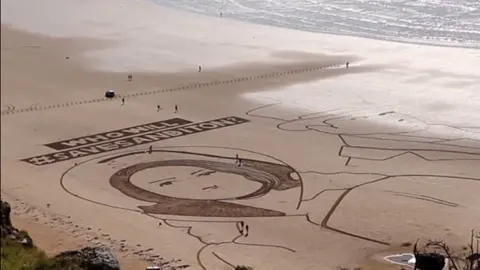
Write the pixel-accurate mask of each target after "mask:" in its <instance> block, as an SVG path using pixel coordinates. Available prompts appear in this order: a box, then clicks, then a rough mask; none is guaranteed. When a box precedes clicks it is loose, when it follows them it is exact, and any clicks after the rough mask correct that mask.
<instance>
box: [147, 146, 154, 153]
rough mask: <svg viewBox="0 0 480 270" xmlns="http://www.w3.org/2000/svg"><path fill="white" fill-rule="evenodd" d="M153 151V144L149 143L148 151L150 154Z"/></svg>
mask: <svg viewBox="0 0 480 270" xmlns="http://www.w3.org/2000/svg"><path fill="white" fill-rule="evenodd" d="M152 152H153V146H151V145H150V147H148V153H149V154H151V153H152Z"/></svg>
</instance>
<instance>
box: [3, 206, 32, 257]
mask: <svg viewBox="0 0 480 270" xmlns="http://www.w3.org/2000/svg"><path fill="white" fill-rule="evenodd" d="M11 211H12V208H11V207H10V204H9V203H8V202H4V201H1V211H0V212H1V221H0V222H1V223H0V233H1V237H2V239H9V240H13V241H15V242H18V243H20V244H22V245H23V246H24V247H27V248H31V247H33V240H32V238H30V236H29V235H28V234H27V232H24V231H19V230H17V229H16V228H15V227H13V225H12V221H11V219H10V213H11Z"/></svg>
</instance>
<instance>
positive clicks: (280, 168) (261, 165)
mask: <svg viewBox="0 0 480 270" xmlns="http://www.w3.org/2000/svg"><path fill="white" fill-rule="evenodd" d="M191 147H196V148H204V149H205V150H208V149H211V148H219V149H228V150H236V151H244V152H250V153H253V154H258V155H264V154H261V153H259V152H255V151H250V150H244V149H237V148H232V147H210V146H170V147H162V149H164V150H158V149H155V150H153V151H157V152H161V151H164V152H170V153H175V152H181V153H189V152H187V151H172V150H168V149H172V148H175V149H177V148H191ZM140 153H145V152H144V151H132V150H130V151H128V150H126V151H123V152H119V153H117V156H115V157H113V159H112V156H111V154H106V155H102V156H99V157H95V158H91V159H88V160H85V161H82V162H80V163H76V164H75V165H74V166H72V167H71V168H69V169H67V170H66V171H65V172H64V173H63V174H62V176H61V178H60V185H61V187H62V189H63V190H64V191H65V192H67V193H68V194H70V195H72V196H74V197H76V198H78V199H81V200H84V201H87V202H90V203H94V204H97V205H102V206H105V207H109V208H115V209H118V210H124V211H129V212H136V213H139V214H142V215H146V216H148V217H151V218H153V219H156V220H159V221H161V222H162V223H163V224H165V225H167V226H169V227H172V228H182V229H187V231H186V233H187V235H189V236H191V237H193V238H195V239H197V240H198V241H199V242H200V243H202V244H203V245H204V246H202V248H201V249H200V250H198V252H197V262H198V265H199V266H200V267H201V268H202V269H204V270H208V268H206V267H205V264H204V262H202V260H201V259H200V254H201V252H202V251H203V250H205V248H207V247H208V246H219V245H224V244H232V245H240V246H252V247H261V248H274V249H281V250H285V251H287V252H292V253H295V252H296V251H295V250H294V249H291V248H288V247H284V246H280V245H268V244H257V243H239V242H237V240H238V239H239V238H240V237H242V236H243V235H242V234H236V235H235V236H233V237H232V239H231V240H230V241H223V242H216V243H209V242H206V241H205V240H204V239H203V237H202V236H199V235H195V234H194V233H192V228H193V227H192V226H191V225H187V226H181V225H175V224H173V222H185V223H193V224H195V223H226V224H232V226H235V227H237V224H238V223H239V222H240V221H241V220H239V219H235V218H238V217H235V216H233V217H230V219H229V220H219V219H218V217H217V218H216V219H214V220H213V219H208V218H213V216H207V217H206V219H204V220H189V219H178V218H166V217H158V216H155V215H154V214H156V213H149V212H148V211H145V210H144V209H143V208H142V207H139V208H126V207H121V206H115V205H110V204H106V203H102V202H98V201H95V200H91V199H88V198H85V197H83V196H81V195H78V194H76V193H75V192H73V191H71V190H69V189H68V188H67V187H66V186H65V182H64V181H65V176H66V175H67V174H68V173H69V172H70V171H71V170H72V169H74V168H77V167H78V166H81V165H82V164H85V163H88V162H97V163H105V164H106V165H112V164H113V163H112V161H113V160H114V159H115V158H118V157H122V156H129V155H132V154H140ZM194 154H196V155H199V156H209V157H219V156H216V155H211V154H199V153H194ZM264 156H265V157H268V158H269V159H271V160H274V161H275V162H277V163H272V162H264V161H256V160H253V159H243V160H242V165H243V166H252V167H253V166H257V167H258V168H257V169H264V170H271V171H273V172H272V174H273V175H277V174H278V175H282V176H283V177H284V180H283V181H284V182H282V180H278V179H276V180H277V181H278V182H276V183H275V184H271V189H275V188H276V189H277V190H282V189H283V190H286V189H291V188H295V187H299V186H301V178H300V179H293V178H291V173H292V172H296V171H295V170H294V169H293V168H292V167H290V166H288V165H287V164H286V163H284V162H283V161H281V160H279V159H277V158H274V157H272V156H269V155H264ZM224 158H225V159H227V160H229V161H233V160H234V159H235V158H233V157H224ZM99 159H101V160H100V161H98V160H99ZM196 162H198V160H197V161H196ZM247 164H248V165H247ZM124 165H125V164H124ZM196 165H198V166H200V165H201V164H196ZM203 165H205V164H203ZM229 165H231V164H230V163H227V166H229ZM200 167H201V166H200ZM227 169H228V168H227ZM224 170H225V169H224ZM120 171H122V169H120ZM237 173H239V172H237ZM114 175H115V174H114ZM112 177H113V176H112ZM287 177H288V178H287ZM162 180H163V179H162ZM249 180H251V181H255V178H252V179H249ZM260 181H263V180H260ZM285 181H287V182H286V183H287V184H285ZM282 183H283V186H282ZM267 192H268V191H267ZM251 196H252V195H251V194H250V195H249V197H251ZM231 199H232V200H234V199H238V198H231ZM300 199H301V198H300ZM300 199H299V200H300ZM258 209H259V210H260V212H261V213H264V211H265V209H261V208H258ZM266 210H267V211H272V210H268V209H266ZM279 213H281V212H279ZM254 214H257V215H258V213H254ZM282 214H283V215H282V216H283V217H298V216H305V214H298V215H285V214H284V213H282ZM269 217H275V215H273V216H272V215H270V216H269V215H266V216H263V218H269ZM231 218H233V219H231ZM214 257H216V258H217V259H218V260H220V261H222V262H223V263H225V264H227V265H229V263H228V262H226V261H225V260H223V259H220V258H219V257H218V255H216V254H214Z"/></svg>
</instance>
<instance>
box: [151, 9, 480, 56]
mask: <svg viewBox="0 0 480 270" xmlns="http://www.w3.org/2000/svg"><path fill="white" fill-rule="evenodd" d="M152 1H154V2H155V3H158V4H161V5H165V6H169V7H173V8H179V9H184V10H188V11H191V12H196V13H202V14H208V15H212V16H219V14H220V12H221V13H223V14H224V15H225V16H228V17H230V18H234V19H239V20H246V21H249V22H253V23H260V24H267V25H273V26H279V27H287V28H293V29H300V30H306V31H311V32H320V33H329V34H337V35H351V36H359V37H366V38H374V39H381V40H390V41H396V42H407V43H417V44H427V45H436V46H453V47H467V48H477V49H480V1H477V0H368V1H367V0H297V1H287V0H209V1H205V0H152Z"/></svg>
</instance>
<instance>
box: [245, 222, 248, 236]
mask: <svg viewBox="0 0 480 270" xmlns="http://www.w3.org/2000/svg"><path fill="white" fill-rule="evenodd" d="M245 237H248V225H245Z"/></svg>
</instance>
